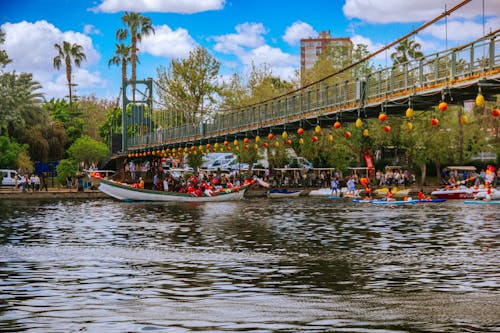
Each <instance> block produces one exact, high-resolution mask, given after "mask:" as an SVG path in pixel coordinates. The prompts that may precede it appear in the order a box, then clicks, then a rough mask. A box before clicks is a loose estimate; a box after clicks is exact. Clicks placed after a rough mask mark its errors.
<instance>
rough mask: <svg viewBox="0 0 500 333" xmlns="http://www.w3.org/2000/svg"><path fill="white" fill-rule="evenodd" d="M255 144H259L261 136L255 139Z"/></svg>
mask: <svg viewBox="0 0 500 333" xmlns="http://www.w3.org/2000/svg"><path fill="white" fill-rule="evenodd" d="M255 142H257V143H259V142H260V136H259V135H257V136H256V137H255Z"/></svg>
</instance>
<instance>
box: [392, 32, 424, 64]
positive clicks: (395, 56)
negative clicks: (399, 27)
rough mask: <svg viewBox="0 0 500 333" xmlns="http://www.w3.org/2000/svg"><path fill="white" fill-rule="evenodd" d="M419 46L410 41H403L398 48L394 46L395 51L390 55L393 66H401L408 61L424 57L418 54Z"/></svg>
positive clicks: (420, 53)
mask: <svg viewBox="0 0 500 333" xmlns="http://www.w3.org/2000/svg"><path fill="white" fill-rule="evenodd" d="M420 48H421V45H420V44H419V43H418V42H416V41H414V40H411V39H408V38H407V39H405V40H403V41H402V42H401V43H399V45H398V46H396V49H395V50H396V51H395V52H393V53H392V54H391V59H392V61H393V62H394V63H395V64H398V65H400V64H403V63H405V62H408V61H410V60H415V59H418V58H421V57H423V56H424V54H423V53H422V52H420Z"/></svg>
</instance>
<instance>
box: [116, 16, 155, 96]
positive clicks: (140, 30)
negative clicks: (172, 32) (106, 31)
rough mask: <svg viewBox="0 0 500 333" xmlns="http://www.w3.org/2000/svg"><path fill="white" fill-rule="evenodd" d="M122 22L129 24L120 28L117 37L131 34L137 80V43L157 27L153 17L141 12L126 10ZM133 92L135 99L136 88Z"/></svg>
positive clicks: (134, 78)
mask: <svg viewBox="0 0 500 333" xmlns="http://www.w3.org/2000/svg"><path fill="white" fill-rule="evenodd" d="M122 22H123V23H124V24H125V25H126V26H127V29H118V31H117V32H116V39H118V40H119V41H122V40H125V39H126V38H127V37H128V36H129V35H130V41H131V45H130V46H131V50H130V62H131V64H132V75H131V80H132V82H134V81H135V80H136V67H137V51H138V48H137V43H140V42H141V40H142V37H145V36H148V35H150V34H151V33H153V34H154V33H155V29H154V28H153V25H152V23H151V19H150V18H149V17H146V16H142V15H141V14H140V13H129V12H125V15H123V16H122ZM133 94H134V98H133V99H134V100H135V89H134V91H133Z"/></svg>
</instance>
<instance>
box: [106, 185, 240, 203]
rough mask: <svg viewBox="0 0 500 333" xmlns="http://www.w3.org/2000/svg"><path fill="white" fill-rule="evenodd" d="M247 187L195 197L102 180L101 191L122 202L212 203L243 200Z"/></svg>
mask: <svg viewBox="0 0 500 333" xmlns="http://www.w3.org/2000/svg"><path fill="white" fill-rule="evenodd" d="M246 189H247V187H242V188H240V189H239V190H232V191H231V192H220V193H217V194H215V195H213V196H202V197H195V196H191V195H189V194H186V193H174V192H161V191H152V190H144V189H138V188H134V187H131V186H127V185H123V184H118V183H115V182H111V181H108V180H101V184H100V185H99V190H100V191H101V192H103V193H104V194H107V195H109V196H110V197H113V198H115V199H118V200H121V201H170V202H211V201H237V200H241V199H242V198H243V195H244V194H245V190H246Z"/></svg>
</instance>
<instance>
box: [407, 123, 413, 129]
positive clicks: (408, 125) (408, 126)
mask: <svg viewBox="0 0 500 333" xmlns="http://www.w3.org/2000/svg"><path fill="white" fill-rule="evenodd" d="M406 129H407V130H408V131H411V130H412V129H413V124H412V123H410V122H407V123H406Z"/></svg>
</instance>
